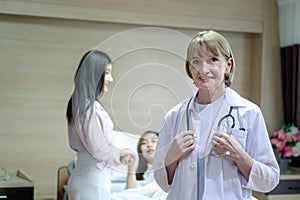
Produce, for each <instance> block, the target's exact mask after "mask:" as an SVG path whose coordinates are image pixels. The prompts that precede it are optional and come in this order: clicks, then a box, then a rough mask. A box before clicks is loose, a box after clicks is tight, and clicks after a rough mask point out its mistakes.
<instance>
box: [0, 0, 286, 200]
mask: <svg viewBox="0 0 300 200" xmlns="http://www.w3.org/2000/svg"><path fill="white" fill-rule="evenodd" d="M0 4H1V6H0V27H1V28H0V49H1V55H0V60H1V64H0V83H1V84H0V85H1V86H0V88H1V89H0V152H1V153H0V155H1V156H0V167H4V168H8V169H18V168H21V169H23V170H24V171H25V172H27V173H28V174H29V175H30V176H31V177H32V178H33V179H34V180H35V199H47V198H48V199H55V196H56V181H57V179H56V178H57V177H56V173H57V168H58V167H59V166H61V165H65V164H67V163H68V162H69V161H70V160H72V159H73V158H74V156H75V154H74V153H73V152H72V151H71V150H70V148H69V147H68V141H67V128H66V120H65V109H66V103H67V99H68V98H69V96H70V93H71V91H72V88H73V85H72V84H73V75H74V72H75V69H76V67H77V65H78V62H79V59H80V57H81V56H82V54H83V53H84V52H86V51H87V50H89V49H91V48H94V47H95V46H97V45H98V44H99V43H101V42H103V41H105V40H107V39H108V38H110V37H111V36H116V35H118V34H120V33H124V31H129V30H134V29H135V28H143V27H147V28H149V27H161V28H167V29H168V30H174V31H176V32H177V31H178V33H183V34H184V35H185V37H186V36H187V37H191V36H192V35H194V34H195V33H196V32H198V31H200V30H203V29H215V30H217V31H220V32H221V33H223V34H224V35H225V36H226V37H227V38H228V39H229V41H230V42H231V44H232V47H233V51H234V53H235V57H236V66H237V68H236V74H235V80H234V84H233V86H232V87H233V88H234V89H236V90H237V91H238V92H240V93H241V95H243V96H245V97H246V98H249V99H250V100H252V101H254V102H256V103H257V104H258V105H260V106H261V108H262V111H263V114H264V116H265V119H266V122H267V126H268V130H269V131H270V132H271V131H272V130H274V129H275V128H277V127H278V126H280V125H281V123H282V99H281V81H280V60H279V38H278V23H277V3H276V1H275V0H252V1H244V0H230V1H228V0H220V1H219V0H201V1H197V2H196V1H192V0H188V1H179V0H178V1H174V0H163V1H162V0H153V1H136V0H127V1H126V4H124V1H122V0H115V1H108V0H107V1H103V0H101V1H98V0H87V1H80V0H75V1H74V0H73V1H69V0H65V1H60V0H31V1H25V0H24V1H11V0H10V1H8V0H2V1H1V2H0ZM216 4H217V5H218V6H216ZM145 30H148V29H145ZM154 30H155V29H154ZM157 30H159V29H157ZM147 34H149V33H147ZM161 34H162V38H168V31H166V32H162V33H161ZM164 34H165V35H164ZM137 40H138V38H137ZM124 42H126V41H124ZM127 42H128V41H127ZM133 42H135V41H133ZM166 42H167V43H172V42H173V41H166ZM120 45H122V44H120ZM127 45H130V44H127ZM113 48H116V49H117V48H118V46H117V45H116V46H113ZM181 50H182V51H185V46H184V45H183V46H182V49H181ZM115 61H116V62H115V65H114V72H113V73H114V76H115V83H114V85H113V86H112V89H113V88H114V86H115V88H118V87H117V86H119V85H122V86H124V87H127V88H129V89H128V90H124V89H121V87H120V89H119V90H111V91H110V92H109V93H108V94H107V95H105V96H104V99H103V100H104V102H103V104H104V105H105V107H107V109H108V111H109V113H110V115H111V116H112V120H113V121H114V123H115V128H116V129H119V130H123V131H128V132H132V133H135V134H140V133H141V132H142V131H144V130H146V129H159V127H160V125H161V118H162V117H163V115H164V113H165V111H166V109H168V108H170V106H172V105H175V104H176V103H177V102H178V100H181V99H184V98H187V97H189V96H190V95H192V93H193V91H194V89H195V88H194V87H193V84H192V81H191V80H189V79H188V78H187V77H186V76H185V72H184V68H183V67H184V57H182V56H177V55H174V54H172V53H169V52H166V51H161V50H157V49H156V50H155V49H154V50H153V49H147V48H145V49H140V50H138V51H132V52H131V53H128V54H126V55H123V56H120V57H119V58H118V59H117V60H115ZM149 63H156V64H155V65H151V66H150V65H149ZM148 65H149V67H148V68H146V67H145V68H143V67H144V66H148ZM136 66H139V68H134V67H136ZM141 66H142V67H141ZM162 66H167V67H162ZM133 68H134V69H139V70H142V73H141V71H139V70H136V71H134V70H132V69H133ZM143 69H145V70H144V73H143ZM149 69H151V70H150V71H149ZM152 69H153V70H152ZM147 70H148V71H147ZM128 72H131V73H130V75H131V76H128V77H125V78H124V74H126V75H128V74H129V73H128ZM150 72H153V73H154V74H155V75H153V74H151V73H150ZM180 74H181V75H182V76H181V75H180ZM131 77H134V78H131ZM174 77H175V78H176V81H174V79H175V78H174ZM126 78H127V79H126ZM130 78H131V79H130ZM118 80H123V81H124V82H122V83H121V84H120V82H118ZM125 80H128V81H125ZM151 80H155V81H152V83H154V84H153V85H152V86H153V87H148V86H149V85H145V87H143V88H142V89H141V90H138V89H139V86H140V85H139V84H140V83H142V82H143V81H145V83H150V82H151ZM161 80H164V81H165V82H163V83H162V82H161ZM178 80H182V82H180V81H178ZM118 84H119V85H118ZM162 85H163V87H161V86H162ZM150 86H151V85H150ZM173 87H174V88H175V89H172V90H168V88H173ZM186 88H188V89H186ZM133 91H135V92H136V91H138V92H139V91H140V93H138V92H136V93H135V94H137V95H136V96H134V95H133V96H134V97H135V98H136V99H134V103H133V105H134V106H132V105H131V104H130V101H129V100H130V99H131V100H132V97H133V96H128V93H129V92H131V93H133ZM170 91H171V92H170ZM168 92H169V93H168ZM172 92H173V93H172ZM162 94H164V95H162ZM139 95H140V96H139ZM142 97H143V98H142ZM175 97H176V98H175ZM112 99H113V100H114V101H112ZM128 102H129V103H128ZM157 104H160V105H158V106H157ZM120 105H121V106H120ZM153 105H155V106H154V107H153ZM149 109H150V111H152V112H149ZM151 109H152V110H151ZM128 111H130V113H129V114H128ZM128 115H130V116H128ZM129 117H131V121H128V118H129ZM151 120H152V121H151Z"/></svg>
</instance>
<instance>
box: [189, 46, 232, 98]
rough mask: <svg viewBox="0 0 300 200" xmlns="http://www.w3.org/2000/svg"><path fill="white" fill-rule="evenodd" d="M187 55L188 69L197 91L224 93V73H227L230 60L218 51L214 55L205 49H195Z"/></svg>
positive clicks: (230, 63)
mask: <svg viewBox="0 0 300 200" xmlns="http://www.w3.org/2000/svg"><path fill="white" fill-rule="evenodd" d="M196 49H198V51H192V52H191V53H190V55H189V67H190V71H191V74H192V77H193V80H194V82H195V85H196V86H197V87H198V88H199V90H202V91H206V92H209V93H215V92H220V93H222V92H224V88H225V87H224V84H225V73H229V72H230V69H231V66H232V60H231V58H229V59H228V60H226V58H225V57H224V56H223V55H222V54H221V52H220V51H218V55H215V54H213V53H212V51H210V50H209V49H207V48H195V50H196Z"/></svg>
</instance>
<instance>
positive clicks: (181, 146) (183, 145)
mask: <svg viewBox="0 0 300 200" xmlns="http://www.w3.org/2000/svg"><path fill="white" fill-rule="evenodd" d="M194 135H195V132H193V131H183V132H181V133H179V134H178V135H176V137H175V138H174V139H173V141H172V144H171V146H170V149H169V150H168V152H167V155H166V160H165V164H166V166H168V165H170V164H172V163H174V162H178V161H179V160H181V159H182V158H184V157H185V156H186V155H187V154H189V153H190V152H192V151H193V150H194V149H195V146H196V145H195V140H194Z"/></svg>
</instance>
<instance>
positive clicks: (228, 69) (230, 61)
mask: <svg viewBox="0 0 300 200" xmlns="http://www.w3.org/2000/svg"><path fill="white" fill-rule="evenodd" d="M232 62H233V59H232V58H229V59H228V60H227V67H226V72H225V73H230V71H231V67H232V64H233V63H232Z"/></svg>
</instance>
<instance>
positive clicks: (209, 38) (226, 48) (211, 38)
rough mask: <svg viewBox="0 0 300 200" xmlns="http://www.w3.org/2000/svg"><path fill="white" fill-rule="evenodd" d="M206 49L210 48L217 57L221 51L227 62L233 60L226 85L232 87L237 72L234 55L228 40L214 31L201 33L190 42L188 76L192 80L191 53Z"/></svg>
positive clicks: (187, 62) (186, 66)
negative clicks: (235, 71)
mask: <svg viewBox="0 0 300 200" xmlns="http://www.w3.org/2000/svg"><path fill="white" fill-rule="evenodd" d="M205 48H208V49H209V50H210V51H211V52H212V53H214V54H215V55H218V52H219V51H220V52H221V53H222V54H223V56H224V58H225V59H226V60H228V59H230V58H231V59H232V66H231V70H230V72H229V74H226V75H225V85H226V86H230V85H231V83H232V81H233V76H234V70H235V61H234V57H233V53H232V50H231V47H230V44H229V42H228V41H227V39H226V38H225V37H223V36H222V35H221V34H219V33H217V32H215V31H212V30H209V31H201V32H199V33H197V34H196V35H194V37H193V38H192V40H191V41H190V43H189V46H188V49H187V58H186V61H185V70H186V73H187V75H188V76H189V77H190V78H191V79H192V74H191V71H190V68H189V66H190V62H189V61H190V57H191V53H192V52H194V51H205V50H204V49H205Z"/></svg>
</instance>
